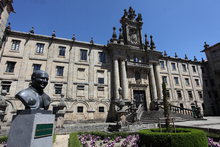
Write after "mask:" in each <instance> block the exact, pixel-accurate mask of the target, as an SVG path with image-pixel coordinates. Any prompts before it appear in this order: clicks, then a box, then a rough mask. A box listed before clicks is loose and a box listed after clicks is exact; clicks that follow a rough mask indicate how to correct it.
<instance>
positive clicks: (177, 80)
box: [174, 77, 179, 85]
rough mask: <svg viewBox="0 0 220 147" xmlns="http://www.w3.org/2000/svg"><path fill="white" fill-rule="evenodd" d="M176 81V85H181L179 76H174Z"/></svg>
mask: <svg viewBox="0 0 220 147" xmlns="http://www.w3.org/2000/svg"><path fill="white" fill-rule="evenodd" d="M174 81H175V85H179V78H178V77H174Z"/></svg>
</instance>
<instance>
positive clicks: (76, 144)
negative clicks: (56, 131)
mask: <svg viewBox="0 0 220 147" xmlns="http://www.w3.org/2000/svg"><path fill="white" fill-rule="evenodd" d="M68 147H82V144H81V143H80V141H79V139H78V136H77V132H73V133H71V134H70V136H69V143H68Z"/></svg>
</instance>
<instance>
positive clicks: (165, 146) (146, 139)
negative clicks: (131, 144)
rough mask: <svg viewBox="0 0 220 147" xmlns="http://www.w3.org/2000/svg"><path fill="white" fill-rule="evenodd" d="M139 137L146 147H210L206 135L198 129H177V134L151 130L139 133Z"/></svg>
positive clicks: (141, 144)
mask: <svg viewBox="0 0 220 147" xmlns="http://www.w3.org/2000/svg"><path fill="white" fill-rule="evenodd" d="M139 135H140V146H144V145H145V146H144V147H208V140H207V137H206V134H205V133H204V132H203V131H201V130H197V129H185V128H177V133H172V132H160V130H159V129H149V130H141V131H139Z"/></svg>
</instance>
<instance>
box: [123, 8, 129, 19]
mask: <svg viewBox="0 0 220 147" xmlns="http://www.w3.org/2000/svg"><path fill="white" fill-rule="evenodd" d="M127 17H128V12H127V10H126V9H124V16H123V18H127Z"/></svg>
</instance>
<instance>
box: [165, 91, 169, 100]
mask: <svg viewBox="0 0 220 147" xmlns="http://www.w3.org/2000/svg"><path fill="white" fill-rule="evenodd" d="M166 94H167V98H168V99H170V90H166Z"/></svg>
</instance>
